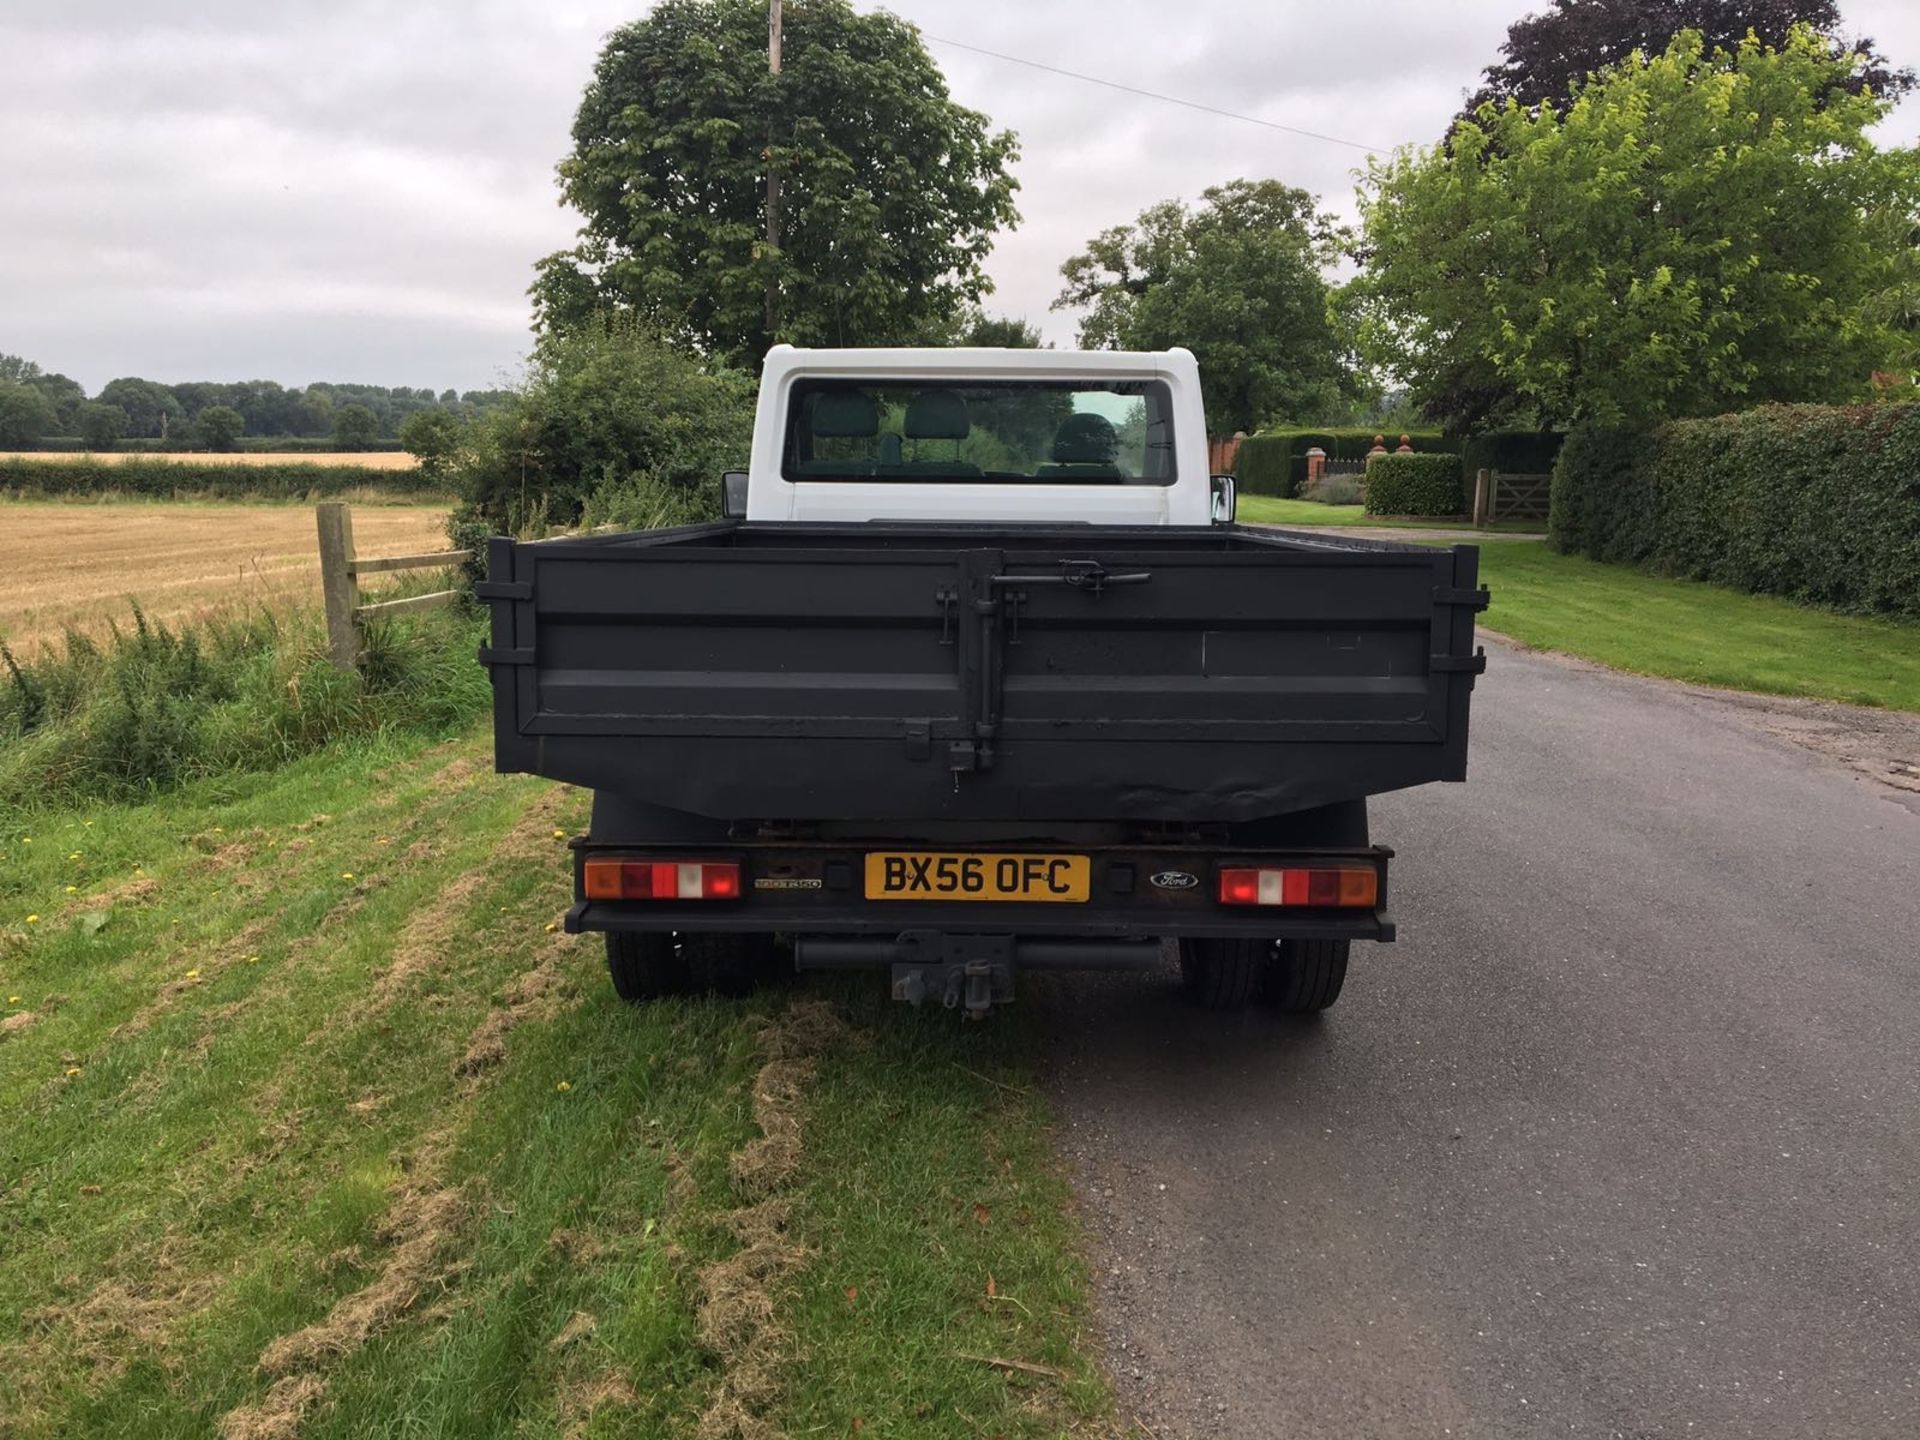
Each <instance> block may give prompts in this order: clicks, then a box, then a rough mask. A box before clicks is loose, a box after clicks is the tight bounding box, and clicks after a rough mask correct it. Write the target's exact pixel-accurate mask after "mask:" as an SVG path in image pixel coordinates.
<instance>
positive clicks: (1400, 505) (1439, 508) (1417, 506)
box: [1367, 454, 1467, 515]
mask: <svg viewBox="0 0 1920 1440" xmlns="http://www.w3.org/2000/svg"><path fill="white" fill-rule="evenodd" d="M1466 508H1467V507H1466V499H1465V494H1464V491H1463V489H1462V486H1461V484H1460V457H1459V456H1458V455H1420V454H1414V455H1382V456H1379V457H1378V458H1377V459H1375V460H1373V461H1371V462H1370V463H1369V464H1368V465H1367V513H1368V514H1369V515H1458V514H1461V513H1462V512H1463V511H1464V510H1465V509H1466Z"/></svg>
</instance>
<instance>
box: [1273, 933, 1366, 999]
mask: <svg viewBox="0 0 1920 1440" xmlns="http://www.w3.org/2000/svg"><path fill="white" fill-rule="evenodd" d="M1352 945H1353V942H1352V941H1351V940H1283V941H1281V942H1280V947H1279V949H1278V950H1276V951H1275V952H1274V955H1273V959H1272V960H1271V961H1269V962H1268V964H1267V974H1266V980H1265V984H1264V986H1263V989H1264V991H1265V996H1266V999H1267V1000H1268V1001H1269V1002H1271V1003H1272V1004H1273V1005H1274V1006H1276V1007H1277V1008H1278V1009H1279V1010H1281V1011H1282V1012H1283V1013H1285V1014H1288V1015H1317V1014H1319V1013H1320V1011H1322V1010H1324V1009H1326V1008H1327V1007H1328V1006H1329V1005H1331V1004H1333V1002H1334V1001H1336V1000H1338V999H1339V998H1340V987H1341V986H1342V985H1343V984H1345V983H1346V979H1347V952H1348V950H1349V949H1351V948H1352Z"/></svg>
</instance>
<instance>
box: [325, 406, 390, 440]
mask: <svg viewBox="0 0 1920 1440" xmlns="http://www.w3.org/2000/svg"><path fill="white" fill-rule="evenodd" d="M379 438H380V417H379V416H377V415H375V414H374V413H373V411H371V410H369V409H368V408H367V407H366V406H365V405H361V404H359V403H358V402H355V403H354V404H352V405H342V406H341V407H340V408H339V409H338V410H336V411H334V412H333V443H334V444H336V445H338V446H339V447H340V448H341V449H342V450H364V449H366V448H367V446H369V445H371V444H372V443H373V442H374V441H375V440H377V439H379Z"/></svg>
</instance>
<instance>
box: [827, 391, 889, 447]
mask: <svg viewBox="0 0 1920 1440" xmlns="http://www.w3.org/2000/svg"><path fill="white" fill-rule="evenodd" d="M813 433H814V434H815V435H825V436H831V437H836V438H842V437H846V436H854V435H859V436H865V435H878V434H879V433H880V407H879V406H878V405H876V404H875V403H874V400H873V396H871V395H869V394H867V392H866V391H864V390H823V391H821V392H820V393H819V394H817V395H815V396H814V397H813Z"/></svg>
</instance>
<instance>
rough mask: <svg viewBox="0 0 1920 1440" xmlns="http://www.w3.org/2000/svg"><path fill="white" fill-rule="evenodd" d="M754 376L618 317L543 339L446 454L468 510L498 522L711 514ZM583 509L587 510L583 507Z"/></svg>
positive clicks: (511, 525) (633, 520)
mask: <svg viewBox="0 0 1920 1440" xmlns="http://www.w3.org/2000/svg"><path fill="white" fill-rule="evenodd" d="M752 435H753V382H752V378H751V377H750V376H748V375H747V374H746V373H745V372H743V371H739V370H730V369H727V368H724V367H720V366H713V365H707V364H703V363H702V362H700V361H699V360H697V359H695V358H694V357H692V356H690V355H688V354H687V353H686V352H685V351H682V350H678V349H675V348H673V347H671V346H669V345H667V344H665V343H663V342H662V341H661V340H659V339H658V338H656V337H655V336H653V335H651V334H650V333H648V331H647V330H646V327H645V326H643V325H641V324H639V323H638V322H637V321H635V320H633V319H631V318H627V319H617V320H614V321H613V322H611V323H609V324H595V325H586V326H583V327H581V328H579V329H577V330H571V331H562V332H559V333H556V334H553V335H549V336H546V337H544V338H543V339H542V340H541V341H540V342H539V344H538V345H537V346H536V348H535V351H534V356H533V362H532V366H531V370H530V373H529V375H528V377H527V381H526V385H525V387H524V388H523V389H522V390H521V391H520V393H519V394H518V395H516V396H514V397H512V399H510V400H509V401H508V402H507V403H506V404H504V405H499V406H496V407H495V408H493V409H492V410H490V411H489V412H488V413H487V415H486V417H485V419H484V420H482V421H481V422H480V423H479V424H477V425H475V426H474V427H473V428H472V430H471V431H470V432H469V434H468V436H467V441H466V443H465V444H464V445H463V447H462V449H461V451H460V453H459V456H458V458H457V462H456V464H457V469H458V472H459V476H460V480H461V491H462V496H463V499H464V500H465V502H466V507H467V508H468V510H469V512H470V513H472V514H475V515H478V516H479V517H481V518H483V519H484V520H485V521H486V522H487V524H489V525H490V526H492V527H494V529H495V532H496V533H498V532H499V531H500V530H519V529H523V528H526V527H528V526H532V527H535V528H538V527H540V526H544V525H548V524H565V525H571V524H574V523H576V522H577V521H579V520H580V519H581V517H582V516H583V515H587V514H589V513H591V514H592V515H593V517H594V518H595V519H596V521H598V520H609V521H617V522H620V523H623V524H628V525H643V526H644V525H654V524H662V523H678V522H681V521H690V520H698V519H713V518H718V511H717V506H718V499H719V494H720V488H719V486H720V476H721V474H722V473H724V472H725V471H726V470H727V469H729V468H734V467H739V466H741V465H744V464H745V462H746V459H747V451H748V449H749V448H750V444H751V440H752ZM589 507H591V510H590V508H589Z"/></svg>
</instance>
